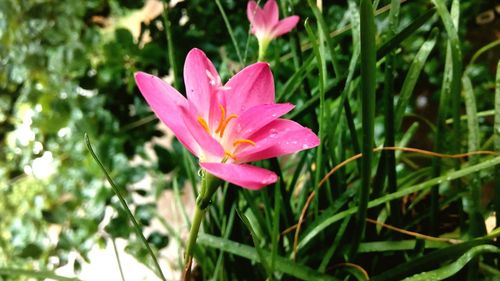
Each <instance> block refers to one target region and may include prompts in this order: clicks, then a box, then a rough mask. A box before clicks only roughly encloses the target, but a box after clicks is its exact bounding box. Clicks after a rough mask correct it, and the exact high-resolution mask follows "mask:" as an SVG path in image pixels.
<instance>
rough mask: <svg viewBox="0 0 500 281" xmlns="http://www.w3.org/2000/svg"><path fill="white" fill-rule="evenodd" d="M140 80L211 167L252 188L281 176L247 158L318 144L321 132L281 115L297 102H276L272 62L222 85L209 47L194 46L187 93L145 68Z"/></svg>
mask: <svg viewBox="0 0 500 281" xmlns="http://www.w3.org/2000/svg"><path fill="white" fill-rule="evenodd" d="M135 80H136V83H137V85H138V87H139V89H140V91H141V93H142V95H143V96H144V98H145V99H146V101H147V102H148V104H149V106H150V107H151V108H152V110H153V111H154V112H155V113H156V115H157V116H158V118H159V119H160V120H161V121H163V123H165V124H166V125H167V126H168V127H169V128H170V129H171V130H172V131H173V133H174V134H175V135H176V136H177V139H178V140H179V141H180V142H181V143H182V144H183V145H184V146H185V147H186V148H187V149H188V150H189V151H190V152H191V153H192V154H194V155H195V156H197V157H198V159H199V161H200V165H201V167H202V168H203V169H205V170H206V171H207V172H208V173H210V174H212V175H214V176H216V177H218V178H220V179H223V180H225V181H228V182H230V183H233V184H235V185H239V186H241V187H244V188H248V189H259V188H262V187H264V186H266V185H268V184H271V183H274V182H276V180H277V176H276V174H275V173H273V172H271V171H269V170H266V169H263V168H259V167H256V166H251V165H248V164H244V163H246V162H250V161H257V160H262V159H267V158H272V157H277V156H281V155H285V154H290V153H293V152H296V151H300V150H304V149H308V148H312V147H315V146H317V145H318V144H319V139H318V137H317V136H316V135H315V134H314V133H313V132H312V131H311V130H310V129H308V128H305V127H303V126H301V125H299V124H298V123H296V122H294V121H291V120H285V119H281V118H279V117H280V116H282V115H284V114H286V113H287V112H289V111H290V110H291V109H292V108H293V107H294V106H293V105H292V104H289V103H284V104H277V103H274V81H273V75H272V73H271V70H270V69H269V65H268V64H267V63H255V64H252V65H250V66H248V67H246V68H244V69H243V70H242V71H240V72H239V73H237V74H236V75H235V76H234V77H232V78H231V79H230V80H229V81H228V82H227V83H226V84H225V85H222V83H221V79H220V77H219V74H218V73H217V71H216V70H215V68H214V66H213V64H212V62H211V61H210V60H209V59H208V58H207V56H206V55H205V53H203V52H202V51H201V50H199V49H192V50H191V51H190V52H189V54H188V55H187V58H186V62H185V64H184V82H185V84H186V92H187V99H186V98H185V97H184V96H182V95H181V94H180V93H179V92H178V91H177V90H175V89H174V88H172V87H171V86H170V85H168V84H167V83H165V82H164V81H163V80H161V79H160V78H158V77H156V76H153V75H149V74H147V73H144V72H137V73H136V74H135Z"/></svg>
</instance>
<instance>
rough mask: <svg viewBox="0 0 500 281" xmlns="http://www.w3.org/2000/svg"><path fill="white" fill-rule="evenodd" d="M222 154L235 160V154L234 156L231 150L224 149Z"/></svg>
mask: <svg viewBox="0 0 500 281" xmlns="http://www.w3.org/2000/svg"><path fill="white" fill-rule="evenodd" d="M224 156H226V157H231V158H232V159H233V160H236V156H234V154H232V153H231V152H228V151H224Z"/></svg>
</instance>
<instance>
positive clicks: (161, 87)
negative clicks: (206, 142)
mask: <svg viewBox="0 0 500 281" xmlns="http://www.w3.org/2000/svg"><path fill="white" fill-rule="evenodd" d="M134 76H135V81H136V83H137V86H138V87H139V90H140V91H141V93H142V95H143V96H144V98H145V99H146V101H147V102H148V104H149V106H150V107H151V109H152V110H153V112H154V113H155V114H156V116H158V118H159V119H160V120H161V121H162V122H163V123H165V125H167V127H169V128H170V130H172V132H173V133H174V134H175V136H176V137H177V139H178V140H179V141H180V142H181V143H182V144H183V145H184V146H185V147H186V148H187V149H188V150H189V151H190V152H191V153H193V154H194V155H196V156H198V154H199V152H200V151H199V150H200V148H199V146H198V144H197V143H196V141H195V140H194V138H193V136H192V135H191V134H190V133H189V131H188V130H187V129H186V126H185V125H184V121H183V120H182V118H181V117H180V107H181V106H184V105H186V104H187V101H186V99H185V98H184V97H183V96H182V95H181V94H180V93H179V92H177V90H175V89H174V88H172V87H171V86H170V85H168V84H167V83H165V81H163V80H161V79H160V78H158V77H156V76H153V75H150V74H147V73H144V72H136V73H135V75H134Z"/></svg>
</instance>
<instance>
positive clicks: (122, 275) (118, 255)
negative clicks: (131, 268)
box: [111, 238, 125, 281]
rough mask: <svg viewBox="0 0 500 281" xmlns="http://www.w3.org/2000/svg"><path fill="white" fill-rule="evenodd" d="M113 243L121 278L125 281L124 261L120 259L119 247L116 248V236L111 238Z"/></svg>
mask: <svg viewBox="0 0 500 281" xmlns="http://www.w3.org/2000/svg"><path fill="white" fill-rule="evenodd" d="M111 243H112V245H113V252H114V254H115V257H116V263H117V264H118V271H120V278H121V279H122V281H125V275H124V274H123V268H122V263H121V261H120V254H119V253H118V249H117V248H116V242H115V239H114V238H111Z"/></svg>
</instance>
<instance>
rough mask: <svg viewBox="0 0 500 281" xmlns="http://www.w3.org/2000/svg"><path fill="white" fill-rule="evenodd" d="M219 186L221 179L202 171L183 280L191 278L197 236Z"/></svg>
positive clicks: (187, 243)
mask: <svg viewBox="0 0 500 281" xmlns="http://www.w3.org/2000/svg"><path fill="white" fill-rule="evenodd" d="M217 187H219V181H218V180H217V178H215V177H214V176H213V175H211V174H209V173H207V172H206V171H202V178H201V191H200V194H198V197H197V198H196V204H195V208H194V213H193V219H192V223H191V229H190V230H189V237H188V240H187V242H186V253H185V256H184V271H183V274H182V280H191V279H190V275H191V263H192V261H193V251H194V247H195V245H196V238H198V233H199V231H200V226H201V222H202V221H203V217H204V216H205V212H206V210H207V208H208V206H209V205H210V200H211V199H212V196H213V194H214V193H215V191H216V190H217Z"/></svg>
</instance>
